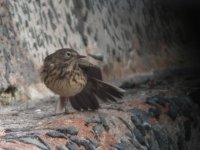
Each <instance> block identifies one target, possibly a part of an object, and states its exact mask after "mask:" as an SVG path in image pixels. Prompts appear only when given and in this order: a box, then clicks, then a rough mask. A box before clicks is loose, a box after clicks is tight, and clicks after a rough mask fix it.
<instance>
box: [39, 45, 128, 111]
mask: <svg viewBox="0 0 200 150" xmlns="http://www.w3.org/2000/svg"><path fill="white" fill-rule="evenodd" d="M84 58H85V56H82V55H79V54H78V52H76V51H75V50H73V49H69V48H64V49H59V50H57V51H56V52H54V53H53V54H50V55H48V56H47V57H46V58H45V60H44V65H43V68H42V71H41V79H42V81H43V82H44V84H45V85H46V86H47V87H48V88H49V89H50V90H51V91H53V92H54V93H55V94H58V95H59V96H60V100H59V101H58V103H57V106H56V113H60V112H63V111H64V109H65V112H66V111H67V110H66V106H65V102H66V101H70V103H71V105H72V107H73V108H74V109H76V110H96V109H98V108H99V107H100V106H99V102H98V100H101V101H108V100H111V101H116V99H118V98H122V96H123V93H124V90H122V89H120V88H118V87H116V86H113V85H110V84H108V83H105V82H103V81H102V74H101V70H100V68H99V67H98V66H96V65H93V64H91V63H90V62H88V61H87V60H86V59H84Z"/></svg>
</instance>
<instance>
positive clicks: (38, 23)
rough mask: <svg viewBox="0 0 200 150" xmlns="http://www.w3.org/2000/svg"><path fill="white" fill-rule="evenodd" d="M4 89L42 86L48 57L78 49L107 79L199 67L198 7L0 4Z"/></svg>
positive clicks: (101, 0)
mask: <svg viewBox="0 0 200 150" xmlns="http://www.w3.org/2000/svg"><path fill="white" fill-rule="evenodd" d="M0 4H1V6H0V34H1V41H0V50H1V51H0V53H1V60H0V68H1V74H0V81H1V82H0V89H1V91H4V90H5V89H6V88H7V87H9V86H10V85H12V86H16V87H22V88H23V87H24V86H25V85H26V86H27V87H29V86H30V84H32V83H35V82H39V77H38V72H39V68H40V67H41V65H42V62H43V59H44V57H45V56H46V55H48V54H50V53H52V52H54V51H55V50H56V49H60V48H63V47H72V48H74V49H76V50H77V51H79V52H80V53H82V54H85V55H88V56H89V55H92V56H93V57H95V58H99V59H100V60H101V61H98V60H96V59H94V58H92V57H88V58H89V60H90V61H91V62H93V63H95V64H98V65H99V66H100V67H101V68H102V71H103V74H104V78H105V79H112V80H113V79H122V78H127V77H129V76H132V75H135V74H141V73H150V72H151V71H152V70H160V69H169V68H182V67H193V66H198V58H199V55H198V41H197V38H198V35H199V29H198V25H199V17H198V15H197V14H198V12H199V10H198V8H199V5H198V3H197V4H196V3H194V1H191V2H188V1H183V2H182V3H181V2H180V1H179V0H176V1H172V0H166V1H160V0H154V1H149V0H123V1H118V0H110V1H105V0H97V1H92V0H80V1H78V0H60V1H53V0H38V1H34V0H29V1H25V0H23V1H12V0H9V1H5V0H0Z"/></svg>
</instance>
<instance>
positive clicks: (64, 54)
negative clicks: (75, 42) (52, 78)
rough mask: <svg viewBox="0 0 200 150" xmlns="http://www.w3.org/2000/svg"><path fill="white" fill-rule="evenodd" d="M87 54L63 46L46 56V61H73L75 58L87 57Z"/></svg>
mask: <svg viewBox="0 0 200 150" xmlns="http://www.w3.org/2000/svg"><path fill="white" fill-rule="evenodd" d="M85 57H86V56H83V55H80V54H79V53H78V52H77V51H75V50H73V49H70V48H63V49H59V50H57V51H55V52H54V53H52V54H50V55H48V56H47V57H46V58H45V60H44V61H45V62H46V61H51V62H55V63H59V62H71V61H73V60H77V59H81V58H85Z"/></svg>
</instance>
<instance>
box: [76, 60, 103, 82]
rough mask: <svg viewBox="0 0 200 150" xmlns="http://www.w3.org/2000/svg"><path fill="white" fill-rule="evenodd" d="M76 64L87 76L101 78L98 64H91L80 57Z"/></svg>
mask: <svg viewBox="0 0 200 150" xmlns="http://www.w3.org/2000/svg"><path fill="white" fill-rule="evenodd" d="M78 65H79V67H80V68H81V69H82V70H83V72H84V73H85V74H86V75H87V76H88V77H92V78H96V79H99V80H102V73H101V69H100V68H99V67H98V66H96V65H93V64H92V63H90V62H88V61H87V60H85V59H80V60H79V62H78Z"/></svg>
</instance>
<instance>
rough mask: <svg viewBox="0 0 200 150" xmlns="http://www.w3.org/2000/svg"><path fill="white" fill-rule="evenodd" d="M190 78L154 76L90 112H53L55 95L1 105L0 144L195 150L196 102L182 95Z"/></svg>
mask: <svg viewBox="0 0 200 150" xmlns="http://www.w3.org/2000/svg"><path fill="white" fill-rule="evenodd" d="M190 77H191V76H190ZM192 77H193V76H192ZM186 78H187V79H188V80H185V79H186ZM191 79H192V80H191ZM194 79H195V78H188V77H182V78H180V77H179V78H177V77H176V76H171V77H169V76H168V77H167V78H164V79H163V80H162V81H160V80H159V79H157V80H156V79H154V80H153V81H154V83H155V84H154V85H153V86H152V82H153V81H149V82H147V83H142V84H138V85H137V87H135V88H129V89H126V90H127V92H126V95H125V97H124V98H123V100H121V101H119V102H118V103H109V104H101V108H100V109H99V110H98V111H95V112H90V111H86V112H76V111H74V110H72V109H71V114H68V115H66V114H60V115H56V116H54V115H53V114H54V108H53V106H54V105H55V100H56V99H57V98H56V97H52V98H51V99H46V100H42V101H40V102H37V103H35V102H34V103H33V102H30V103H29V105H25V104H24V103H21V104H20V105H13V106H8V107H7V108H1V109H0V120H1V122H0V148H3V149H16V150H18V149H19V150H23V149H47V150H49V149H59V150H60V149H61V150H63V149H72V150H74V149H86V150H94V149H100V150H104V149H110V150H112V149H113V150H114V149H117V150H129V149H140V150H147V149H149V150H169V149H171V150H177V149H183V150H184V149H187V150H195V149H199V148H200V147H199V144H198V143H199V140H200V133H199V132H198V131H199V129H200V126H199V120H200V116H199V106H198V105H196V103H195V100H193V99H192V98H191V97H190V96H188V94H187V93H188V92H191V89H193V88H196V86H197V85H198V84H197V83H198V82H197V80H198V79H196V80H194ZM189 83H190V85H193V86H189V87H188V85H189ZM189 95H190V94H189ZM152 110H153V111H152Z"/></svg>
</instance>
